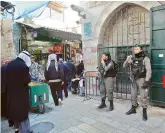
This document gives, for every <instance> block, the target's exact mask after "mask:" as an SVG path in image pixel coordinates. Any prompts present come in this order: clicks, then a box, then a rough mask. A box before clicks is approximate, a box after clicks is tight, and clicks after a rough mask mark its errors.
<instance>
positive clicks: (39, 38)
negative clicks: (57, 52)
mask: <svg viewBox="0 0 165 133" xmlns="http://www.w3.org/2000/svg"><path fill="white" fill-rule="evenodd" d="M35 40H36V41H47V42H58V43H61V42H62V39H60V38H56V37H51V36H48V35H46V34H41V33H40V32H37V38H35Z"/></svg>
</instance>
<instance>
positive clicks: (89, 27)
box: [84, 22, 92, 37]
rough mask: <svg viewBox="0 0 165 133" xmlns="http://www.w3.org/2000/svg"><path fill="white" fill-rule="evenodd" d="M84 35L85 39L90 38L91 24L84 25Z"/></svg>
mask: <svg viewBox="0 0 165 133" xmlns="http://www.w3.org/2000/svg"><path fill="white" fill-rule="evenodd" d="M84 35H85V36H87V37H91V36H92V24H91V22H86V23H84Z"/></svg>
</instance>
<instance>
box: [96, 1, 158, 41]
mask: <svg viewBox="0 0 165 133" xmlns="http://www.w3.org/2000/svg"><path fill="white" fill-rule="evenodd" d="M127 5H137V6H141V7H142V8H144V9H146V10H148V11H149V10H150V8H152V7H154V6H158V5H160V3H159V2H156V1H152V2H147V1H137V2H136V1H135V2H134V1H132V2H125V1H122V2H119V1H117V2H109V4H108V5H107V6H106V7H105V9H104V10H103V12H102V13H101V15H100V17H99V19H98V21H97V22H96V25H95V27H94V37H95V38H98V44H102V43H103V36H104V32H105V29H106V25H107V22H108V21H107V20H110V19H111V18H112V17H113V16H114V15H115V13H116V12H118V11H120V10H121V9H122V8H124V7H125V6H127Z"/></svg>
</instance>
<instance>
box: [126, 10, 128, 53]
mask: <svg viewBox="0 0 165 133" xmlns="http://www.w3.org/2000/svg"><path fill="white" fill-rule="evenodd" d="M126 13H127V46H128V8H126ZM127 55H128V47H127Z"/></svg>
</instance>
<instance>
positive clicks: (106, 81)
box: [98, 52, 116, 111]
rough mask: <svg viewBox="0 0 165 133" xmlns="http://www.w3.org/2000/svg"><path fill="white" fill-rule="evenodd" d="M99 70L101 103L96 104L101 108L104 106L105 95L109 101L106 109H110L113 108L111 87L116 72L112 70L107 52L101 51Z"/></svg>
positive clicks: (112, 66)
mask: <svg viewBox="0 0 165 133" xmlns="http://www.w3.org/2000/svg"><path fill="white" fill-rule="evenodd" d="M99 70H100V74H101V80H102V82H101V83H100V94H101V104H100V105H99V106H98V108H99V109H101V108H105V107H106V104H105V100H106V95H107V96H108V101H109V102H110V106H109V109H108V111H112V110H113V109H114V105H113V88H114V83H115V77H116V72H115V70H114V62H113V61H112V59H111V56H110V53H109V52H105V53H103V55H102V58H101V66H100V68H99Z"/></svg>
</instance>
